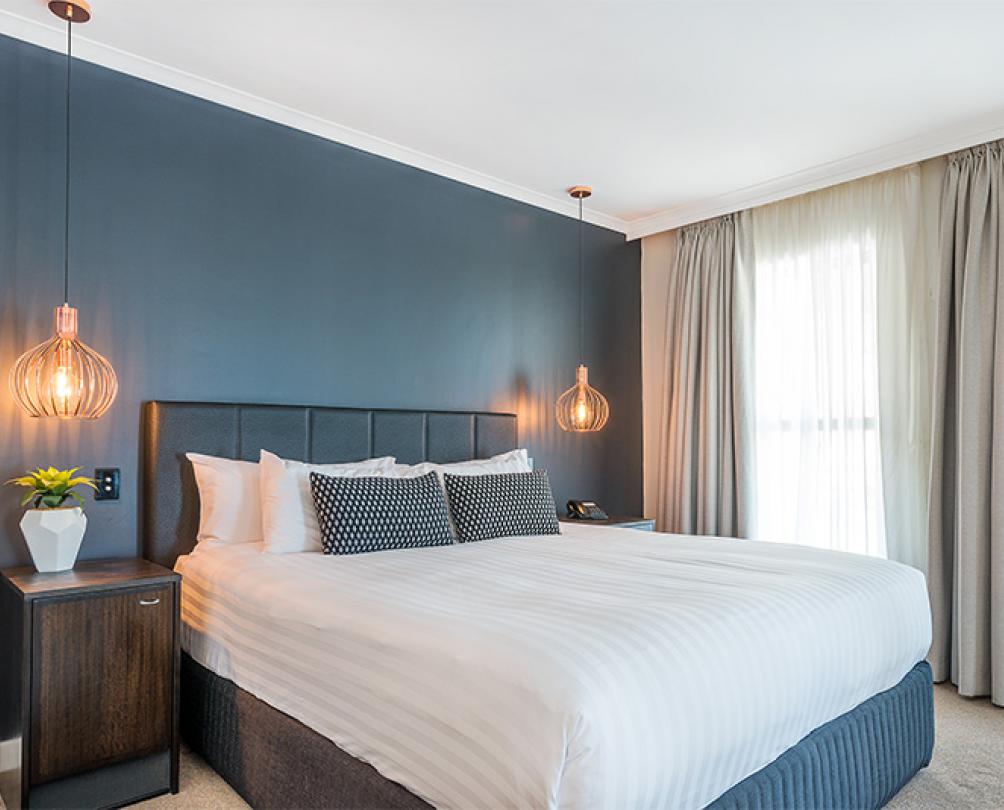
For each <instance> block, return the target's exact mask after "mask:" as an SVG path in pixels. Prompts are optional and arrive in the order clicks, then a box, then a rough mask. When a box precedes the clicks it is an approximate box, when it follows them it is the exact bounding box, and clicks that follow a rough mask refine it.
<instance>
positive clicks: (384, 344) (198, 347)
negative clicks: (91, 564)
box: [0, 36, 642, 565]
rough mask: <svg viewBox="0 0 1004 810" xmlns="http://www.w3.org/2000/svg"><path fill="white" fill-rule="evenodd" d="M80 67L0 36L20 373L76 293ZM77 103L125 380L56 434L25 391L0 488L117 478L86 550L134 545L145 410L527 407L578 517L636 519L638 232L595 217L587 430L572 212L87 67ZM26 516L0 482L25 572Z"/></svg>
mask: <svg viewBox="0 0 1004 810" xmlns="http://www.w3.org/2000/svg"><path fill="white" fill-rule="evenodd" d="M64 69H65V67H64V61H63V57H61V56H60V55H59V54H57V53H51V52H48V51H45V50H42V49H40V48H37V47H34V46H31V45H28V44H25V43H22V42H20V41H17V40H14V39H10V38H7V37H3V36H0V374H2V375H3V376H4V377H5V376H6V374H7V372H8V370H9V368H10V366H11V365H12V364H13V362H14V360H15V358H16V357H17V356H18V355H19V354H20V353H21V352H23V351H25V350H26V349H27V348H29V347H30V346H33V345H35V344H36V343H39V342H41V341H42V340H44V339H46V338H47V337H48V336H49V335H50V334H51V331H52V323H51V319H52V309H53V308H54V307H55V306H57V305H58V304H60V303H62V302H61V292H62V291H61V285H62V278H61V269H62V261H63V240H62V235H63V214H62V212H63V144H64V138H63V119H62V115H63V106H62V105H63V87H64V84H63V81H64ZM374 103H380V102H379V99H374ZM73 104H74V118H73V139H72V147H73V198H72V211H73V213H72V219H71V247H70V266H71V279H70V302H71V304H73V305H75V306H77V307H79V309H80V332H81V338H82V339H83V340H84V341H85V342H86V343H88V344H89V345H91V346H92V347H93V348H95V349H96V350H98V351H99V352H101V353H102V354H104V355H105V356H106V357H108V359H109V360H111V362H112V363H113V365H114V366H115V369H116V371H117V372H118V375H119V383H120V391H119V396H118V399H117V400H116V402H115V404H114V405H113V406H112V408H111V410H110V411H109V412H108V413H107V414H106V415H105V416H104V417H103V418H102V419H100V420H99V421H97V422H89V423H81V422H58V421H53V420H35V419H30V418H28V417H26V416H24V415H23V414H22V413H21V412H20V411H19V410H18V409H17V408H16V406H15V405H14V403H13V401H12V399H11V397H10V394H9V393H8V390H7V387H6V384H5V383H4V384H3V385H2V387H0V477H2V478H4V479H6V478H8V477H10V476H12V475H15V474H18V473H20V472H21V471H22V470H24V469H26V468H28V467H31V466H37V465H40V464H44V465H48V464H54V465H57V466H59V465H68V466H81V467H83V468H84V470H85V471H91V470H93V468H94V467H121V468H122V499H121V500H120V501H118V502H93V501H90V499H88V505H87V514H88V516H89V520H90V524H89V527H88V532H87V536H86V538H85V540H84V547H83V549H82V553H81V556H82V557H85V558H96V557H104V556H123V555H132V554H136V553H137V552H138V548H139V536H138V531H139V529H138V522H137V506H136V505H137V495H138V489H139V481H138V478H137V476H138V460H139V420H140V403H141V402H143V401H145V400H150V399H178V400H219V401H243V402H274V403H290V404H317V405H335V406H362V407H391V408H393V407H400V408H429V409H479V410H498V411H514V412H516V413H517V414H518V415H519V430H520V438H521V444H525V445H526V446H527V447H528V448H529V450H530V453H531V455H532V456H533V457H534V459H535V461H536V465H537V466H538V467H539V468H544V469H547V470H548V471H549V473H550V474H551V478H552V482H553V486H554V490H555V497H556V498H557V499H559V501H560V502H563V501H564V500H565V499H567V498H571V497H580V498H593V499H595V500H597V501H599V503H600V504H601V505H603V506H604V507H606V508H607V510H608V511H610V512H621V513H638V512H639V510H640V509H641V481H642V471H641V347H640V247H639V245H638V243H637V242H633V243H628V242H625V241H624V237H623V236H622V235H621V234H618V233H615V232H612V231H609V230H606V229H603V228H599V227H594V226H587V227H586V233H585V274H586V275H585V317H586V323H587V328H586V344H585V351H584V359H585V361H586V362H587V364H588V365H589V367H590V381H591V382H592V383H593V384H594V385H595V386H596V387H597V388H598V389H599V390H600V391H602V392H603V393H604V394H605V395H606V396H607V397H608V399H609V401H610V408H611V413H612V416H611V418H610V422H609V424H608V426H607V428H606V429H605V430H604V431H603V432H601V433H599V434H593V435H573V434H566V433H563V432H562V431H561V430H559V429H558V427H557V425H556V424H555V421H554V401H555V399H556V398H557V397H558V395H559V394H560V393H561V391H562V390H564V389H565V388H567V387H568V386H570V385H571V384H572V383H573V382H574V374H575V366H576V364H577V362H578V359H579V358H578V326H577V301H576V290H577V287H576V284H577V281H576V272H577V271H576V244H577V243H576V228H577V227H578V226H577V223H576V222H575V221H574V220H572V219H569V218H566V217H562V216H560V215H558V214H553V213H550V212H547V211H543V210H540V209H538V208H534V207H532V206H528V205H524V204H522V203H518V202H515V201H513V200H510V199H507V198H504V197H500V196H497V195H494V194H491V193H488V192H485V191H481V190H479V189H476V188H472V187H469V186H465V185H463V184H461V183H457V182H454V181H452V180H448V179H445V178H442V177H438V176H436V175H432V174H429V173H427V172H423V171H421V170H418V169H415V168H412V167H409V166H405V165H402V164H399V163H395V162H393V161H390V160H386V159H384V158H380V157H375V156H372V155H368V154H366V153H363V152H360V151H358V150H355V149H352V148H350V147H346V146H342V145H339V144H335V143H331V142H329V141H325V140H322V139H320V138H317V137H314V136H312V135H308V134H305V133H302V132H299V131H296V130H292V129H289V128H287V127H283V126H280V125H278V124H274V123H271V122H268V121H265V120H262V119H258V118H255V117H253V116H250V115H247V114H244V113H241V112H237V111H234V110H231V109H227V108H225V107H221V106H219V105H216V104H212V103H210V102H206V101H203V100H200V99H197V98H194V97H191V96H188V95H184V94H182V93H178V92H174V91H171V90H167V89H165V88H162V87H158V86H156V85H153V84H150V83H147V82H144V81H141V80H138V79H135V78H133V77H130V76H126V75H123V74H119V73H115V72H113V71H109V70H106V69H104V68H99V67H96V66H94V65H89V64H86V63H77V66H76V69H75V73H74V95H73ZM492 146H493V148H497V149H505V148H506V144H504V143H498V144H493V145H492ZM567 179H568V182H569V183H572V182H573V181H581V180H588V177H569V178H567ZM17 502H18V492H16V491H14V490H13V489H5V490H0V565H10V564H13V563H20V562H27V561H28V555H27V550H26V549H25V547H24V544H23V541H22V540H21V536H20V532H19V529H18V525H17V524H18V520H19V517H20V510H19V508H18V506H17Z"/></svg>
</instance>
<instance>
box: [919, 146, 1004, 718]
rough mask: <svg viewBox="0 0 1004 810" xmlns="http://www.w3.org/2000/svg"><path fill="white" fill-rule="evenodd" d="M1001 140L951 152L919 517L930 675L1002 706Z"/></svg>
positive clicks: (1003, 397)
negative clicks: (926, 470) (924, 545)
mask: <svg viewBox="0 0 1004 810" xmlns="http://www.w3.org/2000/svg"><path fill="white" fill-rule="evenodd" d="M1002 189H1004V142H1001V141H996V142H993V143H990V144H984V145H982V146H979V147H974V148H972V149H967V150H964V151H962V152H958V153H955V154H954V155H952V156H950V159H949V167H948V173H947V175H946V178H945V185H944V194H943V197H942V221H941V284H940V290H939V298H938V333H937V334H938V339H937V343H936V345H937V357H936V363H935V400H934V433H933V436H934V441H933V447H932V454H931V489H930V511H929V525H928V540H929V576H928V588H929V591H930V597H931V607H932V613H933V644H932V646H931V655H930V662H931V665H932V667H933V669H934V676H935V679H936V680H945V679H947V678H951V680H952V682H953V683H955V684H957V685H958V687H959V691H960V692H961V693H962V694H963V695H967V696H977V695H990V696H991V699H992V700H993V701H994V702H995V703H997V704H998V705H1004V480H1002V476H1004V310H1002V301H1004V297H1002V295H1004V290H1002V289H1001V281H1002V278H1001V274H1002V268H1004V254H1002V250H1004V246H1002V241H1001V232H1002V230H1004V210H1002V207H1001V192H1002Z"/></svg>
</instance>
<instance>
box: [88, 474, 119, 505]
mask: <svg viewBox="0 0 1004 810" xmlns="http://www.w3.org/2000/svg"><path fill="white" fill-rule="evenodd" d="M121 478H122V475H121V473H120V471H119V468H118V467H99V468H98V469H96V470H95V471H94V483H95V484H96V485H97V487H98V488H97V491H96V492H95V493H94V500H96V501H117V500H118V499H119V482H120V481H121Z"/></svg>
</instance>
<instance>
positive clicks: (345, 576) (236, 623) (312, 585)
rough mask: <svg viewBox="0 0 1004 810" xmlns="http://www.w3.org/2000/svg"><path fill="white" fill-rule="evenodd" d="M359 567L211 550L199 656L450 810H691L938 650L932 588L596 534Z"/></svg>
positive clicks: (202, 569) (381, 559)
mask: <svg viewBox="0 0 1004 810" xmlns="http://www.w3.org/2000/svg"><path fill="white" fill-rule="evenodd" d="M562 531H563V534H562V535H561V536H555V537H534V538H511V539H505V540H498V541H489V542H484V543H474V544H467V545H456V546H445V547H438V548H424V549H409V550H401V551H388V552H379V553H373V554H364V555H356V556H348V557H336V556H324V555H322V554H319V553H302V554H287V555H274V554H263V553H261V552H260V547H259V545H258V544H238V545H215V544H212V543H209V544H206V543H203V544H200V546H199V547H198V549H197V550H196V551H195V552H194V553H193V554H191V555H189V556H187V557H182V558H180V559H179V561H178V565H177V569H178V570H179V571H180V572H181V573H182V574H183V577H184V579H183V599H182V620H183V644H184V647H185V649H186V650H187V651H188V652H189V653H190V654H191V655H192V656H193V657H194V658H195V660H197V661H199V662H200V663H201V664H203V665H204V666H206V667H208V668H209V669H211V670H212V671H214V672H215V673H217V674H218V675H221V676H223V677H225V678H229V679H231V680H233V681H234V682H235V683H236V684H237V685H238V686H240V687H241V688H243V689H245V690H247V691H248V692H251V693H252V694H254V695H256V696H257V697H259V698H261V699H262V700H264V701H266V702H268V703H269V704H271V705H272V706H274V707H276V708H278V709H280V710H282V711H284V712H286V713H287V714H289V715H291V716H293V717H295V718H296V719H298V720H300V721H301V722H303V723H305V724H306V725H307V726H309V727H310V728H312V729H314V730H315V731H317V732H319V733H321V734H323V735H324V736H326V737H328V738H329V739H331V740H333V741H334V742H335V743H337V744H338V745H339V746H340V747H341V748H343V749H344V750H345V751H348V752H349V753H351V754H353V755H354V756H356V757H358V758H360V759H362V760H365V761H367V762H370V763H372V764H373V765H374V766H375V767H376V768H377V770H379V771H380V772H381V773H382V774H383V775H384V776H386V777H388V778H390V779H393V780H395V781H397V782H399V783H401V784H402V785H404V786H405V787H407V788H408V789H410V790H411V791H413V792H414V793H416V794H418V795H419V796H422V797H423V798H425V799H426V800H428V801H429V802H431V803H432V804H434V805H437V806H439V807H444V808H446V807H453V808H482V807H554V808H558V807H561V808H566V807H567V808H597V807H609V808H625V807H631V808H645V807H662V808H689V807H695V808H696V807H701V806H704V805H705V804H707V803H708V802H710V801H712V800H713V799H715V798H716V797H717V796H719V795H720V794H722V793H723V792H725V791H726V790H727V789H728V788H729V787H731V786H732V785H734V784H735V783H737V782H739V781H741V780H742V779H744V778H745V777H746V776H748V775H750V774H752V773H754V772H755V771H757V770H759V769H760V768H762V767H763V766H764V765H767V764H768V763H769V762H771V761H772V760H773V759H774V758H776V757H777V756H778V755H779V754H781V753H782V752H783V751H784V750H786V749H787V748H789V747H791V746H792V745H794V744H795V743H797V742H798V741H799V740H800V739H801V738H802V737H804V736H805V735H806V734H808V733H809V732H810V731H811V730H813V729H814V728H816V727H818V726H820V725H822V724H823V723H826V722H827V721H829V720H832V719H833V718H835V717H837V716H839V715H841V714H843V713H844V712H847V711H849V710H850V709H852V708H854V707H855V706H857V705H858V704H859V703H861V702H862V701H864V700H866V699H867V698H869V697H871V696H872V695H874V694H876V693H878V692H881V691H883V690H885V689H888V688H890V687H892V686H894V685H895V684H896V683H897V682H898V681H899V680H900V679H901V678H902V677H903V676H904V675H905V674H906V673H907V672H908V671H909V670H910V669H911V668H912V667H913V666H914V665H915V664H916V663H917V662H918V661H919V660H921V659H922V658H923V657H924V656H925V655H926V653H927V649H928V646H929V644H930V640H931V627H930V613H929V608H928V601H927V592H926V588H925V584H924V579H923V576H922V575H921V574H920V573H919V572H918V571H916V570H914V569H912V568H909V567H906V566H903V565H899V564H897V563H892V562H886V561H883V560H877V559H873V558H869V557H864V556H859V555H852V554H843V553H839V552H827V551H820V550H817V549H811V548H805V547H798V546H788V545H778V544H773V543H756V542H750V541H737V540H725V539H709V538H696V537H681V536H673V535H662V534H654V533H647V532H639V531H635V530H631V529H617V528H605V527H596V526H577V525H571V526H570V525H567V524H564V525H563V526H562Z"/></svg>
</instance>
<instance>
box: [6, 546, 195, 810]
mask: <svg viewBox="0 0 1004 810" xmlns="http://www.w3.org/2000/svg"><path fill="white" fill-rule="evenodd" d="M180 586H181V577H180V576H179V575H177V574H175V573H174V572H173V571H169V570H168V569H166V568H162V567H161V566H159V565H154V564H153V563H150V562H147V561H146V560H138V559H126V560H103V561H99V562H82V563H78V564H77V567H76V568H75V569H73V570H72V571H64V572H61V573H57V574H39V573H37V572H36V571H35V569H34V568H31V567H27V568H9V569H6V570H4V571H0V650H2V658H0V795H2V796H3V800H4V802H5V803H6V805H7V810H14V809H15V808H19V807H75V808H84V807H94V808H98V807H109V806H117V805H122V804H128V803H131V802H135V801H138V800H140V799H145V798H149V797H151V796H156V795H158V794H161V793H167V792H168V791H171V792H172V793H177V792H178V704H179V697H178V673H179V667H180V664H181V647H180V638H179V627H178V621H179V619H178V604H179V596H180Z"/></svg>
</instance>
